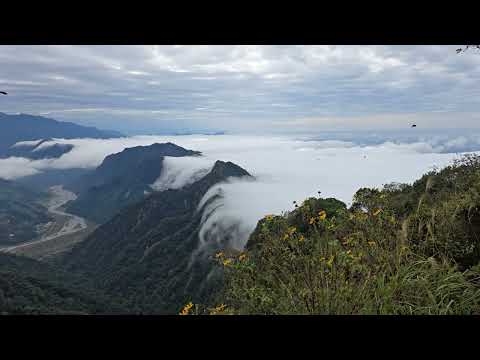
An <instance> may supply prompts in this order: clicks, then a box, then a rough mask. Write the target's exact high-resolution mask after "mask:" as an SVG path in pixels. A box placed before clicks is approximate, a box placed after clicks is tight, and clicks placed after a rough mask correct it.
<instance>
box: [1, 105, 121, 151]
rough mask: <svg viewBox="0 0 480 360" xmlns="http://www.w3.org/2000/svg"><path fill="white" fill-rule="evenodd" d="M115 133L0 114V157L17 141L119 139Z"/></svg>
mask: <svg viewBox="0 0 480 360" xmlns="http://www.w3.org/2000/svg"><path fill="white" fill-rule="evenodd" d="M121 136H122V134H120V133H118V132H116V131H107V130H99V129H97V128H94V127H89V126H81V125H77V124H74V123H70V122H63V121H57V120H53V119H48V118H45V117H42V116H34V115H27V114H19V115H8V114H4V113H0V157H4V156H5V155H6V154H5V152H6V151H8V149H9V148H10V147H11V146H12V145H13V144H15V143H17V142H19V141H32V140H38V139H45V138H64V139H76V138H99V139H106V138H112V137H121Z"/></svg>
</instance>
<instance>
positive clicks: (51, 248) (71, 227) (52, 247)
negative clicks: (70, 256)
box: [0, 185, 96, 259]
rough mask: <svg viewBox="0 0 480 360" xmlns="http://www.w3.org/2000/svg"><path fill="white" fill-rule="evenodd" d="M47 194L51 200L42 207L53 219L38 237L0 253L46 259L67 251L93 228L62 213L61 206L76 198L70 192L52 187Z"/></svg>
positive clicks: (58, 187) (92, 225)
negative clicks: (45, 208) (44, 207)
mask: <svg viewBox="0 0 480 360" xmlns="http://www.w3.org/2000/svg"><path fill="white" fill-rule="evenodd" d="M49 194H50V197H49V199H48V201H47V204H45V206H46V207H47V209H48V211H49V213H50V214H51V215H52V217H53V218H54V219H55V220H54V221H52V222H50V223H48V224H46V225H45V228H44V229H43V231H42V235H41V237H40V238H38V239H35V240H32V241H28V242H25V243H22V244H19V245H15V246H10V247H5V248H2V249H0V251H2V252H6V253H13V254H17V255H24V256H28V257H32V258H36V259H45V258H48V257H51V256H55V255H58V254H60V253H63V252H64V251H66V250H68V249H70V248H71V247H72V246H73V245H74V244H76V243H77V242H79V241H82V240H83V239H85V237H86V236H88V235H89V234H90V233H91V232H92V231H93V230H94V229H95V228H96V224H94V223H91V222H89V221H87V220H85V219H84V218H82V217H80V216H77V215H73V214H69V213H67V212H65V211H64V209H63V206H64V205H65V204H66V203H67V202H69V201H70V200H75V198H76V195H75V194H74V193H73V192H70V191H68V190H65V189H64V188H63V187H62V186H61V185H58V186H52V187H51V188H50V189H49Z"/></svg>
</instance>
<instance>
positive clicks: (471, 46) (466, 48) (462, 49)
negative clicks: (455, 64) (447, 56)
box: [457, 45, 480, 54]
mask: <svg viewBox="0 0 480 360" xmlns="http://www.w3.org/2000/svg"><path fill="white" fill-rule="evenodd" d="M469 48H474V49H477V50H480V45H465V47H464V48H459V49H457V54H460V53H461V52H465V51H467V50H468V49H469Z"/></svg>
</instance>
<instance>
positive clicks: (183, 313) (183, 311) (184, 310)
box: [179, 302, 193, 315]
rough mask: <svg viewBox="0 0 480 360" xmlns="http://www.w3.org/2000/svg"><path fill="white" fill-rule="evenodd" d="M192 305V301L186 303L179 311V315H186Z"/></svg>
mask: <svg viewBox="0 0 480 360" xmlns="http://www.w3.org/2000/svg"><path fill="white" fill-rule="evenodd" d="M192 307H193V304H192V302H189V303H188V304H187V305H185V306H184V307H183V309H182V311H180V313H179V315H188V313H189V312H190V309H191V308H192Z"/></svg>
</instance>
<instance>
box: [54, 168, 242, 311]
mask: <svg viewBox="0 0 480 360" xmlns="http://www.w3.org/2000/svg"><path fill="white" fill-rule="evenodd" d="M230 177H250V174H249V173H248V172H247V171H245V170H244V169H242V168H241V167H239V166H237V165H235V164H233V163H231V162H223V161H217V162H216V163H215V165H214V166H213V168H212V170H211V171H210V172H209V173H208V174H207V175H206V176H204V177H203V178H201V179H200V180H198V181H196V182H194V183H193V184H191V185H189V186H186V187H184V188H181V189H178V190H172V189H170V190H165V191H161V192H155V193H153V194H152V195H150V196H148V197H147V198H146V199H145V200H143V201H141V202H139V203H137V204H134V205H132V206H129V207H127V208H126V209H124V210H122V211H121V212H120V213H119V214H118V215H116V216H115V217H114V218H113V219H111V220H110V221H108V222H107V223H105V224H104V225H102V226H100V227H98V228H97V229H96V230H95V231H94V232H93V233H92V234H91V235H90V236H89V237H88V238H87V239H86V240H84V241H82V242H81V243H79V244H78V245H77V246H76V247H74V248H73V250H72V251H71V252H70V253H69V254H67V255H65V257H64V259H63V263H64V266H66V268H67V270H68V271H70V272H74V273H79V274H81V275H82V276H85V277H86V278H87V279H89V281H92V283H93V284H94V285H95V287H98V288H99V289H100V290H101V291H105V292H106V293H107V294H109V295H110V296H112V297H114V298H118V299H122V301H123V303H122V305H123V306H125V307H127V308H128V309H129V311H131V312H134V313H175V312H177V311H178V307H179V304H182V303H183V302H184V301H187V300H190V299H195V300H200V299H201V300H202V301H203V300H205V299H207V298H209V297H211V296H214V294H215V291H214V289H215V288H216V286H218V285H219V281H220V278H219V277H218V276H215V271H214V270H213V269H214V266H213V263H212V262H211V260H210V259H208V258H205V257H203V256H197V257H196V249H197V248H198V246H199V238H198V232H199V230H200V226H201V218H202V213H203V211H201V209H200V210H197V207H198V205H199V202H200V200H201V199H202V197H203V196H204V195H205V193H206V192H207V191H208V189H210V188H211V187H212V186H213V185H215V184H218V183H220V182H222V181H225V180H227V179H228V178H230ZM95 206H96V205H95ZM92 207H93V205H92ZM228 236H229V234H228V233H226V234H225V238H226V239H227V238H228ZM210 250H211V251H214V250H215V249H210ZM217 275H218V274H217ZM207 279H208V280H207Z"/></svg>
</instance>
